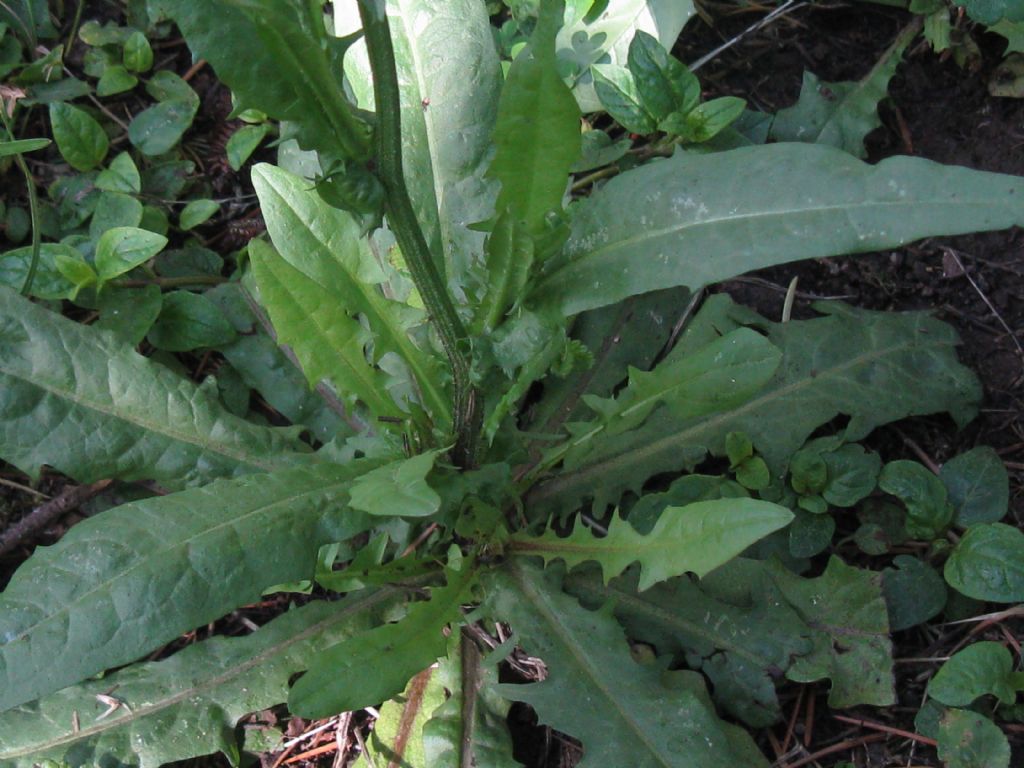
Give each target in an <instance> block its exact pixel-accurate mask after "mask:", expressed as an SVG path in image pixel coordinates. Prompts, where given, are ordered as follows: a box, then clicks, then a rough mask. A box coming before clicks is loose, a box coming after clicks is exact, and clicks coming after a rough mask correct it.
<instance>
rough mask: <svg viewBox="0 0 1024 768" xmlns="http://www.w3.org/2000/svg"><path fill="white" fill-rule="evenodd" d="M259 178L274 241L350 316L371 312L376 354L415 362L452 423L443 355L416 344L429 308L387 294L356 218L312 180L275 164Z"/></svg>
mask: <svg viewBox="0 0 1024 768" xmlns="http://www.w3.org/2000/svg"><path fill="white" fill-rule="evenodd" d="M252 176H253V184H254V185H255V187H256V194H257V195H258V196H259V199H260V206H261V207H262V210H263V215H264V218H265V219H266V222H267V230H268V231H269V232H270V235H271V238H272V239H273V241H274V245H275V246H276V247H277V250H278V252H279V253H280V254H281V256H282V257H283V258H284V259H285V261H287V262H288V263H289V264H290V265H291V266H292V267H294V268H295V269H297V270H298V271H300V272H302V273H303V274H304V275H305V276H306V277H307V278H309V279H310V280H312V281H313V282H314V283H316V284H317V285H319V286H320V287H321V288H323V289H325V290H329V291H330V292H331V294H332V295H333V296H334V300H335V302H336V303H337V305H338V306H339V307H340V308H342V309H343V310H344V311H345V312H347V313H348V314H349V315H350V316H351V317H353V318H356V317H360V316H361V317H362V319H365V321H366V323H367V325H368V326H369V328H370V331H371V332H372V334H373V340H374V360H373V362H379V361H380V359H381V358H382V357H383V356H384V355H385V354H386V353H388V352H391V353H394V354H395V355H397V357H398V358H399V360H400V361H402V362H404V363H405V364H406V365H408V367H409V370H410V371H411V372H412V375H413V377H414V379H415V381H416V384H417V385H418V387H419V390H420V392H421V394H422V397H423V403H422V404H423V406H424V407H425V408H426V409H427V410H428V412H429V413H430V414H431V415H432V416H433V417H434V420H435V423H436V424H437V426H438V427H439V428H440V429H442V430H445V429H447V428H448V427H447V425H448V424H449V423H450V420H451V416H450V411H451V404H450V401H449V398H448V396H447V394H446V393H445V386H444V383H443V376H444V373H443V368H442V365H441V360H440V357H439V356H438V355H436V354H435V353H434V352H433V350H423V349H421V348H419V347H418V346H416V344H415V343H414V342H413V340H412V338H410V335H409V329H410V327H411V326H413V325H414V324H416V323H418V322H422V319H423V316H422V312H420V311H419V310H416V309H414V308H412V307H410V306H408V305H406V304H402V303H399V302H397V301H392V300H390V299H387V298H385V297H384V295H383V293H382V292H381V290H380V288H379V286H378V285H377V284H378V283H380V282H381V281H382V280H383V278H384V274H383V272H382V271H381V268H380V265H379V264H377V262H376V261H375V259H374V256H373V253H372V252H371V251H370V247H369V244H368V243H367V241H366V240H365V239H364V238H361V237H360V232H359V226H358V224H357V223H356V222H355V221H354V220H353V218H352V217H351V216H350V215H349V214H347V213H345V212H344V211H339V210H338V209H336V208H332V207H331V206H329V205H328V204H327V203H325V202H324V201H323V200H322V199H321V198H320V196H319V195H318V194H317V193H316V192H315V191H314V190H313V189H312V188H311V185H310V184H309V183H308V182H306V181H305V180H303V179H301V178H299V177H298V176H294V175H292V174H290V173H288V172H286V171H283V170H281V169H280V168H276V167H274V166H271V165H266V164H261V165H258V166H256V167H255V168H254V169H253V174H252Z"/></svg>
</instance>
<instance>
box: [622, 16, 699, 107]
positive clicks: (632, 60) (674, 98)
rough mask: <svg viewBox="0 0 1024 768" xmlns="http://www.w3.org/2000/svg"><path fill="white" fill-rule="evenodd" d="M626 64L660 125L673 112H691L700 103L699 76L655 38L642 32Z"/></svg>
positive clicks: (638, 32)
mask: <svg viewBox="0 0 1024 768" xmlns="http://www.w3.org/2000/svg"><path fill="white" fill-rule="evenodd" d="M626 61H627V65H628V67H629V72H630V74H632V75H633V80H634V82H635V83H636V89H637V93H638V95H639V96H640V101H641V102H642V103H643V105H644V107H645V109H646V111H647V112H648V113H649V114H650V115H651V116H652V117H653V118H654V121H655V123H656V124H657V123H658V122H660V121H661V120H663V119H664V118H666V117H668V116H669V115H670V114H672V113H673V112H681V113H683V114H686V113H688V112H690V111H691V110H692V109H693V108H694V107H696V106H697V103H698V102H699V101H700V81H698V80H697V76H696V75H694V74H693V73H692V72H690V70H688V69H687V68H686V67H685V66H684V65H683V63H682V62H681V61H679V59H677V58H676V57H675V56H673V55H672V54H670V53H669V52H668V50H666V46H663V45H662V44H661V43H660V42H658V39H657V38H656V37H654V36H653V35H650V34H648V33H647V32H644V31H643V30H638V31H637V33H636V34H635V35H634V37H633V40H632V42H631V43H630V44H629V53H628V55H627V57H626Z"/></svg>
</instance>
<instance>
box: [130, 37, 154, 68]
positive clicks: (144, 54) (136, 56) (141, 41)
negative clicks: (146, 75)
mask: <svg viewBox="0 0 1024 768" xmlns="http://www.w3.org/2000/svg"><path fill="white" fill-rule="evenodd" d="M122 55H123V57H124V66H125V68H126V69H128V70H129V71H131V72H148V71H149V69H150V68H151V67H152V66H153V49H152V48H151V47H150V45H149V40H147V39H146V35H145V34H144V33H142V32H139V31H138V30H135V31H133V32H132V33H131V34H129V35H128V37H127V39H125V41H124V50H123V51H122Z"/></svg>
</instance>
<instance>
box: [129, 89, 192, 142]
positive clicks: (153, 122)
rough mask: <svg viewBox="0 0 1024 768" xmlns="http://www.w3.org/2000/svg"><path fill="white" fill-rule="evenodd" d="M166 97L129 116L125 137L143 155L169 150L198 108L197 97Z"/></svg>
mask: <svg viewBox="0 0 1024 768" xmlns="http://www.w3.org/2000/svg"><path fill="white" fill-rule="evenodd" d="M193 97H194V98H192V99H168V100H167V101H161V102H160V103H159V104H154V105H153V106H151V107H148V108H147V109H144V110H143V111H142V112H139V113H138V114H137V115H135V117H134V118H132V121H131V123H130V124H129V126H128V138H129V139H130V140H131V142H132V145H133V146H135V147H138V149H139V151H140V152H142V153H143V154H144V155H162V154H164V153H165V152H169V151H171V150H172V149H173V148H174V146H175V145H176V144H177V143H178V141H179V140H180V139H181V137H182V136H183V135H184V133H185V131H187V130H188V129H189V128H190V127H191V125H192V120H193V118H195V116H196V112H197V111H198V109H199V98H198V97H196V96H195V94H193Z"/></svg>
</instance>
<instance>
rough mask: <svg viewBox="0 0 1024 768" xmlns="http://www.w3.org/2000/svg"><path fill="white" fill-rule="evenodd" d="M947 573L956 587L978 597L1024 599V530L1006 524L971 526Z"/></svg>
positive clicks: (953, 554)
mask: <svg viewBox="0 0 1024 768" xmlns="http://www.w3.org/2000/svg"><path fill="white" fill-rule="evenodd" d="M943 575H944V576H945V577H946V581H947V582H949V585H950V586H951V587H953V589H955V590H957V591H958V592H960V593H962V594H965V595H967V596H968V597H973V598H974V599H975V600H992V601H994V602H997V603H1018V602H1021V601H1024V531H1021V530H1020V529H1019V528H1016V527H1014V526H1011V525H1005V524H1004V523H981V524H979V525H974V526H971V527H970V528H968V529H967V533H965V534H964V537H963V538H962V539H960V541H959V542H958V543H957V545H956V547H954V549H953V553H952V554H951V555H950V556H949V559H948V560H947V561H946V566H945V569H944V571H943Z"/></svg>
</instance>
